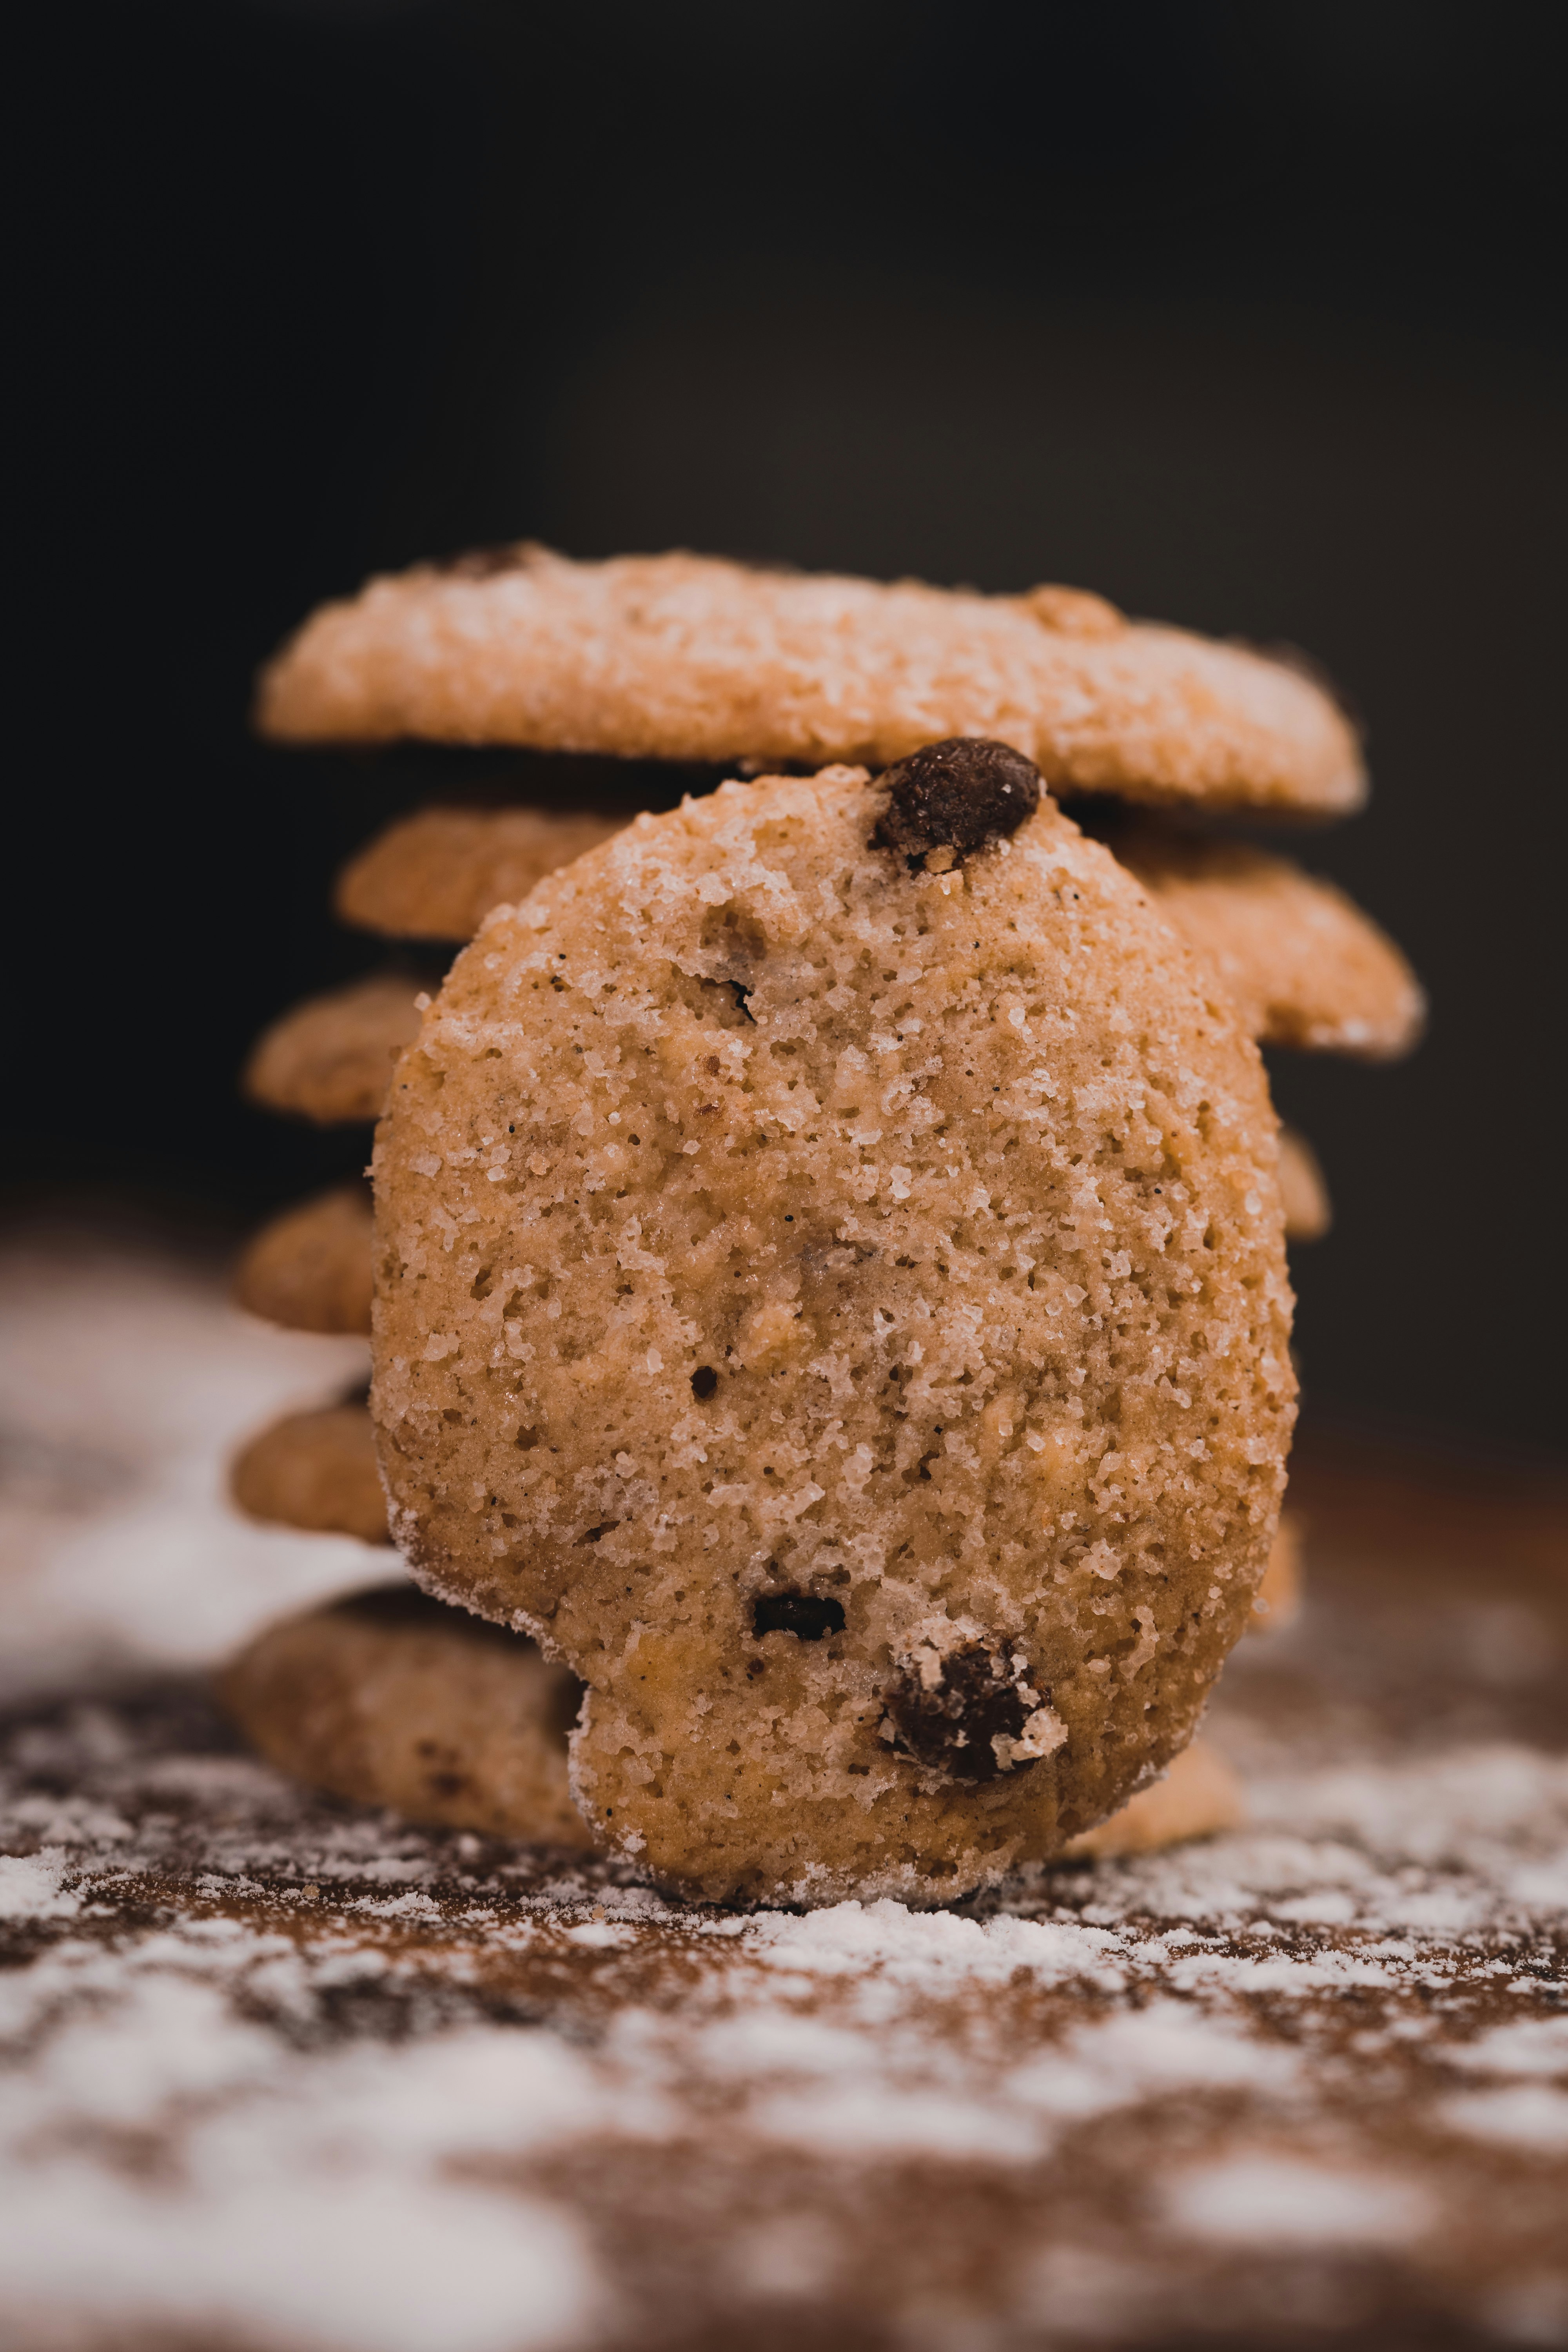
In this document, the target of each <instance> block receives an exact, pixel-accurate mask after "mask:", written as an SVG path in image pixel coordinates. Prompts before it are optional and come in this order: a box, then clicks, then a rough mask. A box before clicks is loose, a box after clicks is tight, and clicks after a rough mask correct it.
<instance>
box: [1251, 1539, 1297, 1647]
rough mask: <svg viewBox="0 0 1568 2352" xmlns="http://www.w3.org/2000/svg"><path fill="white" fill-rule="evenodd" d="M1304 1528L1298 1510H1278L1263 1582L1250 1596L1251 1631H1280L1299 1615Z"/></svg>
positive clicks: (1292, 1622) (1293, 1621)
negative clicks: (1272, 1543)
mask: <svg viewBox="0 0 1568 2352" xmlns="http://www.w3.org/2000/svg"><path fill="white" fill-rule="evenodd" d="M1304 1535H1305V1528H1304V1526H1303V1523H1302V1520H1301V1517H1300V1513H1299V1512H1296V1511H1281V1512H1280V1514H1279V1533H1278V1534H1277V1535H1276V1536H1275V1538H1274V1546H1273V1549H1272V1550H1271V1551H1270V1552H1269V1555H1268V1567H1267V1568H1266V1569H1265V1570H1264V1571H1263V1581H1262V1583H1261V1584H1260V1585H1259V1586H1258V1591H1257V1592H1256V1594H1255V1595H1254V1597H1253V1602H1252V1611H1253V1622H1252V1623H1251V1625H1249V1626H1248V1628H1247V1631H1248V1632H1249V1633H1284V1632H1285V1630H1286V1628H1287V1627H1288V1626H1290V1625H1293V1624H1294V1623H1295V1622H1296V1620H1297V1618H1298V1617H1299V1616H1300V1614H1301V1601H1302V1577H1303V1570H1302V1559H1301V1553H1302V1542H1303V1538H1304Z"/></svg>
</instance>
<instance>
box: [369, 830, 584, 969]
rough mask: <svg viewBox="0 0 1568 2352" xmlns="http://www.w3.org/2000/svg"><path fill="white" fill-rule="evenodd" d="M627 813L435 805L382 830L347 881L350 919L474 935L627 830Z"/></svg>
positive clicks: (402, 930) (404, 935) (393, 929)
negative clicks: (493, 915) (497, 912)
mask: <svg viewBox="0 0 1568 2352" xmlns="http://www.w3.org/2000/svg"><path fill="white" fill-rule="evenodd" d="M625 821H626V820H625V819H624V818H621V817H607V816H567V815H561V814H557V813H556V812H555V811H554V810H552V809H533V808H498V809H468V808H427V809H421V810H420V812H419V814H417V815H416V816H405V817H400V818H399V819H398V821H397V823H396V824H390V825H388V826H387V828H386V831H385V832H384V833H382V834H378V835H376V837H375V839H374V841H373V842H371V843H370V845H369V846H368V847H366V848H364V849H362V850H361V851H360V853H359V856H357V857H354V858H351V860H350V861H349V863H348V865H347V866H344V868H343V870H342V873H341V874H340V875H339V877H338V884H337V890H336V893H335V895H334V898H333V906H334V908H335V909H336V911H337V913H338V914H339V916H340V917H341V918H342V920H343V921H344V922H345V923H352V924H353V926H354V927H355V929H359V930H362V931H380V932H381V933H382V934H383V936H384V937H385V938H387V939H396V940H471V939H472V938H473V936H474V933H475V932H476V931H477V930H478V929H479V925H480V924H481V923H482V922H483V920H484V919H485V917H486V916H487V915H488V914H489V910H490V908H492V907H499V906H500V904H501V902H502V901H503V899H504V900H506V901H507V902H508V903H515V901H516V900H518V899H519V898H527V896H528V894H529V892H530V891H531V889H532V887H533V886H534V884H535V883H536V882H538V881H540V880H541V879H542V877H544V876H545V875H546V874H553V873H554V871H555V869H556V867H557V866H568V865H570V864H571V862H572V860H573V858H574V857H581V856H582V855H583V852H584V850H585V849H596V848H597V846H598V845H599V843H600V842H601V841H607V840H608V839H609V837H610V835H611V834H613V833H618V832H619V831H620V829H621V826H622V824H624V823H625Z"/></svg>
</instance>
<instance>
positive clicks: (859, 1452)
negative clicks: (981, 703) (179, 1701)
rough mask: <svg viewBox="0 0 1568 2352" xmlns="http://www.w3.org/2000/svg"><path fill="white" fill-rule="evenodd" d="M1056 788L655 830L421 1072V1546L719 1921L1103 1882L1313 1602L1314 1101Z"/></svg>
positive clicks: (417, 1165)
mask: <svg viewBox="0 0 1568 2352" xmlns="http://www.w3.org/2000/svg"><path fill="white" fill-rule="evenodd" d="M933 761H934V762H936V763H937V768H938V769H940V771H941V772H940V773H938V772H936V770H935V769H933V767H932V765H931V763H932V762H933ZM1036 793H1037V782H1036V780H1035V779H1034V777H1033V775H1032V772H1030V771H1029V768H1028V763H1027V762H1026V761H1022V760H1020V759H1019V758H1018V757H1017V755H1016V753H1013V752H1011V751H1007V750H1006V749H1005V747H1003V746H1001V745H993V746H985V745H978V746H977V745H975V744H973V743H969V744H963V745H960V746H957V747H951V746H937V747H934V748H933V749H932V750H931V751H926V752H923V753H921V755H920V757H919V759H918V760H915V761H906V762H904V763H903V766H902V767H901V768H900V769H897V770H894V771H892V772H890V773H889V774H888V775H885V776H882V777H880V778H878V779H876V780H875V781H873V780H871V779H869V778H868V777H867V776H866V775H865V774H864V773H863V772H860V771H858V770H854V769H847V768H836V769H829V770H826V771H825V772H822V773H820V774H819V775H817V776H816V777H813V778H795V779H788V778H764V779H763V780H761V781H759V782H756V783H754V784H747V785H742V784H728V785H725V786H723V787H722V788H721V790H720V791H719V792H718V793H715V794H713V795H712V796H710V798H707V799H704V800H702V801H700V802H688V803H686V804H685V805H684V806H683V807H681V808H680V809H679V810H678V811H676V812H674V813H672V814H668V815H664V816H658V817H649V816H644V817H640V818H638V819H637V822H636V824H633V825H631V826H630V827H629V828H628V829H627V830H626V831H625V832H624V833H621V834H619V835H616V837H615V839H613V840H612V841H610V842H608V843H606V844H605V845H604V846H603V847H602V848H600V849H597V850H595V851H593V852H591V853H590V854H589V855H588V856H586V857H584V858H581V859H579V860H578V861H577V863H576V864H574V866H569V867H567V868H565V869H564V870H563V871H562V872H560V873H558V874H555V875H552V876H551V877H548V878H547V879H546V880H545V881H544V882H542V883H541V884H540V886H539V887H538V888H537V889H536V890H535V891H534V892H533V893H532V894H531V897H530V898H528V900H527V901H526V902H525V903H524V904H523V905H522V906H521V907H517V908H510V907H504V908H498V909H497V910H496V911H495V913H494V914H492V915H491V916H490V918H489V920H488V921H487V922H486V924H485V926H484V928H483V929H482V930H481V931H480V933H479V937H478V938H477V939H476V940H474V942H473V943H472V945H471V946H470V947H468V949H467V950H465V951H464V953H463V954H462V955H461V956H459V958H458V961H457V963H456V964H455V965H454V967H453V970H452V971H451V973H450V975H449V976H448V979H447V983H446V985H445V987H444V988H443V990H442V992H441V994H440V996H439V997H438V998H437V1001H436V1003H434V1005H433V1006H432V1007H431V1009H430V1011H429V1012H428V1013H426V1017H425V1020H424V1024H423V1026H422V1029H421V1032H420V1035H419V1038H418V1040H417V1041H416V1044H415V1045H413V1046H412V1047H411V1048H410V1049H409V1050H408V1052H407V1053H406V1054H405V1055H404V1057H403V1059H402V1061H401V1063H400V1064H399V1065H398V1067H397V1071H396V1073H395V1079H394V1083H393V1087H392V1090H391V1093H390V1095H389V1097H388V1105H387V1109H386V1112H385V1114H384V1118H383V1122H382V1125H381V1128H380V1130H379V1132H378V1138H377V1144H376V1160H375V1190H376V1202H377V1209H376V1215H377V1276H376V1281H377V1300H376V1308H375V1334H374V1356H375V1380H374V1392H373V1402H374V1412H375V1416H376V1420H377V1424H378V1431H379V1437H380V1444H381V1449H382V1462H383V1467H384V1475H385V1477H386V1481H387V1485H388V1489H389V1493H390V1496H391V1498H392V1507H393V1524H394V1531H395V1536H396V1538H397V1540H398V1541H399V1543H400V1544H401V1546H402V1548H403V1549H404V1551H405V1555H406V1557H407V1559H408V1560H409V1562H410V1564H411V1566H412V1568H413V1570H414V1572H415V1575H416V1578H417V1579H418V1580H419V1581H420V1582H422V1583H423V1584H424V1585H426V1588H427V1589H428V1590H429V1591H432V1592H435V1593H437V1594H439V1595H441V1596H443V1597H445V1598H448V1599H452V1600H456V1601H462V1602H463V1603H464V1604H466V1605H467V1606H468V1607H470V1608H473V1609H477V1610H479V1611H480V1612H482V1613H484V1614H486V1615H488V1616H490V1617H492V1618H494V1619H496V1620H497V1621H499V1622H502V1623H506V1624H510V1625H512V1626H513V1627H515V1628H516V1629H517V1630H519V1631H521V1632H526V1633H531V1635H533V1636H534V1637H535V1638H536V1639H538V1640H539V1641H540V1642H541V1643H542V1644H543V1645H544V1647H545V1649H546V1652H547V1654H550V1655H552V1656H553V1657H556V1658H558V1659H559V1660H561V1661H562V1662H563V1664H566V1665H567V1666H569V1667H570V1668H571V1670H572V1671H573V1672H574V1674H576V1675H579V1676H580V1677H581V1678H582V1680H583V1681H584V1683H585V1684H586V1685H587V1697H586V1701H585V1704H584V1713H583V1717H582V1720H581V1722H580V1724H579V1727H578V1728H577V1729H576V1731H575V1732H574V1738H573V1743H572V1769H573V1791H574V1797H575V1800H576V1802H577V1804H578V1807H579V1810H580V1811H582V1813H583V1815H584V1820H585V1821H586V1822H588V1823H589V1825H590V1826H591V1828H592V1829H593V1831H594V1832H595V1837H596V1839H598V1840H600V1841H602V1842H603V1843H605V1845H606V1846H610V1847H613V1848H616V1849H617V1850H619V1851H621V1852H623V1853H626V1854H629V1855H634V1856H636V1857H637V1858H638V1859H639V1860H640V1861H641V1863H642V1864H643V1865H644V1866H645V1867H647V1868H648V1869H650V1870H651V1871H653V1872H654V1873H655V1874H657V1875H658V1876H659V1877H661V1878H662V1879H663V1880H665V1881H666V1882H667V1883H670V1884H673V1885H679V1886H680V1887H682V1888H685V1889H688V1890H690V1891H694V1892H697V1893H700V1894H703V1895H710V1896H720V1897H730V1898H735V1899H746V1900H752V1899H775V1900H776V1899H783V1900H787V1901H795V1902H804V1903H808V1904H809V1903H819V1902H829V1901H834V1900H837V1899H839V1898H840V1897H842V1896H845V1895H879V1894H889V1895H899V1896H901V1897H904V1898H905V1899H908V1900H911V1901H915V1902H927V1901H940V1900H943V1899H945V1898H947V1897H950V1896H952V1895H957V1894H960V1893H962V1892H963V1891H964V1890H965V1889H966V1888H970V1887H973V1886H976V1885H982V1884H984V1883H988V1882H990V1881H993V1880H994V1879H996V1878H998V1877H1000V1876H1001V1875H1002V1874H1005V1872H1006V1871H1008V1870H1009V1869H1011V1868H1012V1867H1014V1866H1015V1865H1016V1864H1019V1863H1021V1862H1023V1861H1025V1860H1027V1859H1029V1858H1032V1857H1037V1856H1045V1855H1047V1854H1050V1853H1055V1852H1057V1851H1058V1850H1059V1848H1060V1847H1061V1846H1062V1845H1064V1844H1065V1843H1067V1841H1068V1839H1070V1838H1072V1837H1073V1836H1075V1835H1077V1834H1079V1832H1082V1831H1084V1830H1086V1829H1088V1828H1089V1827H1091V1826H1092V1825H1093V1824H1094V1823H1095V1822H1098V1821H1100V1820H1103V1819H1104V1818H1105V1817H1106V1816H1107V1815H1108V1814H1110V1813H1111V1812H1112V1811H1115V1810H1116V1808H1117V1807H1118V1806H1120V1805H1121V1803H1122V1802H1123V1801H1125V1800H1126V1799H1127V1797H1128V1796H1129V1795H1131V1793H1132V1792H1133V1790H1136V1789H1137V1788H1138V1787H1140V1786H1141V1785H1142V1784H1143V1783H1144V1782H1146V1781H1147V1780H1149V1779H1150V1778H1151V1777H1152V1775H1153V1774H1154V1773H1156V1772H1158V1771H1159V1770H1160V1769H1163V1766H1164V1765H1165V1764H1166V1763H1168V1762H1169V1760H1170V1759H1171V1757H1172V1756H1173V1755H1174V1754H1175V1753H1176V1752H1177V1751H1178V1750H1179V1749H1180V1748H1182V1747H1183V1746H1184V1744H1185V1742H1186V1740H1187V1739H1188V1738H1190V1736H1191V1734H1192V1731H1193V1728H1194V1724H1195V1723H1196V1721H1197V1718H1198V1717H1199V1715H1200V1713H1201V1711H1202V1708H1203V1705H1204V1701H1205V1696H1206V1694H1207V1691H1208V1688H1209V1685H1210V1684H1211V1683H1212V1681H1213V1679H1214V1676H1215V1673H1216V1671H1217V1669H1218V1667H1219V1664H1220V1663H1221V1661H1222V1660H1223V1658H1224V1656H1225V1654H1226V1651H1227V1650H1228V1649H1229V1647H1230V1645H1231V1644H1232V1643H1233V1642H1234V1641H1235V1640H1236V1638H1237V1635H1238V1634H1239V1633H1240V1632H1241V1631H1242V1630H1243V1627H1244V1625H1245V1623H1246V1621H1247V1613H1248V1611H1249V1609H1250V1605H1251V1601H1252V1595H1253V1591H1254V1589H1255V1587H1256V1585H1257V1582H1258V1578H1259V1576H1260V1575H1261V1573H1262V1570H1263V1565H1264V1561H1265V1559H1266V1558H1267V1555H1268V1548H1269V1544H1270V1542H1271V1540H1272V1537H1273V1531H1274V1526H1275V1521H1276V1517H1277V1514H1278V1507H1279V1492H1280V1488H1281V1486H1282V1483H1283V1474H1284V1458H1285V1453H1286V1448H1287V1445H1288V1443H1289V1427H1290V1422H1291V1418H1292V1413H1293V1379H1292V1374H1291V1371H1290V1367H1289V1349H1288V1339H1289V1310H1290V1299H1289V1288H1288V1285H1287V1282H1286V1277H1285V1272H1284V1255H1283V1243H1282V1237H1281V1213H1280V1207H1279V1193H1278V1189H1277V1186H1276V1183H1275V1180H1274V1175H1273V1164H1274V1156H1275V1119H1274V1115H1273V1112H1272V1110H1271V1108H1270V1107H1269V1104H1268V1097H1267V1093H1266V1089H1265V1084H1264V1078H1263V1074H1262V1069H1261V1065H1260V1063H1259V1060H1258V1055H1257V1052H1256V1049H1255V1048H1254V1047H1253V1045H1251V1043H1250V1042H1249V1041H1248V1040H1247V1038H1246V1036H1245V1035H1244V1034H1243V1033H1242V1030H1241V1026H1240V1024H1239V1023H1238V1021H1237V1017H1236V1015H1235V1013H1233V1011H1232V1010H1231V1009H1230V1007H1229V1004H1228V1003H1227V1001H1226V999H1225V998H1224V997H1223V995H1222V994H1221V992H1219V991H1218V990H1217V989H1216V988H1215V985H1214V983H1213V982H1212V980H1211V979H1210V978H1209V976H1208V973H1207V971H1206V968H1205V966H1204V965H1203V964H1202V963H1201V962H1200V961H1199V960H1198V959H1196V958H1195V957H1194V956H1192V955H1191V954H1190V953H1189V951H1188V950H1185V949H1184V948H1182V947H1180V946H1179V945H1175V944H1174V943H1173V939H1172V934H1171V932H1170V930H1169V929H1168V928H1167V926H1166V925H1165V924H1163V922H1162V921H1161V920H1160V919H1159V918H1158V917H1157V915H1155V914H1154V913H1153V911H1152V909H1151V908H1150V907H1149V906H1148V903H1147V901H1146V899H1145V897H1144V894H1143V892H1142V890H1141V889H1140V887H1139V886H1138V885H1137V884H1136V883H1135V882H1134V881H1133V880H1132V879H1131V877H1129V876H1128V875H1126V874H1125V873H1124V872H1123V871H1122V870H1121V868H1120V867H1119V866H1117V865H1116V863H1115V861H1114V859H1113V858H1112V857H1111V856H1110V855H1109V853H1108V852H1106V851H1105V850H1103V849H1102V848H1100V846H1099V845H1096V844H1095V843H1092V842H1089V841H1087V840H1086V839H1085V838H1084V837H1083V836H1082V835H1080V834H1079V831H1078V829H1077V827H1076V826H1075V825H1073V824H1071V823H1070V822H1069V821H1068V819H1066V818H1064V817H1063V816H1062V815H1061V814H1059V812H1058V810H1057V809H1056V808H1055V807H1054V806H1053V805H1052V803H1050V802H1049V801H1048V800H1043V799H1042V800H1040V801H1039V803H1038V805H1037V807H1036V808H1035V810H1034V814H1028V810H1029V809H1030V807H1032V806H1033V805H1034V801H1035V796H1036ZM966 795H967V806H968V810H969V816H968V817H967V818H966V817H965V814H964V808H965V805H966ZM942 832H945V835H946V837H945V838H941V837H938V836H939V835H940V834H941V833H942Z"/></svg>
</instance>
